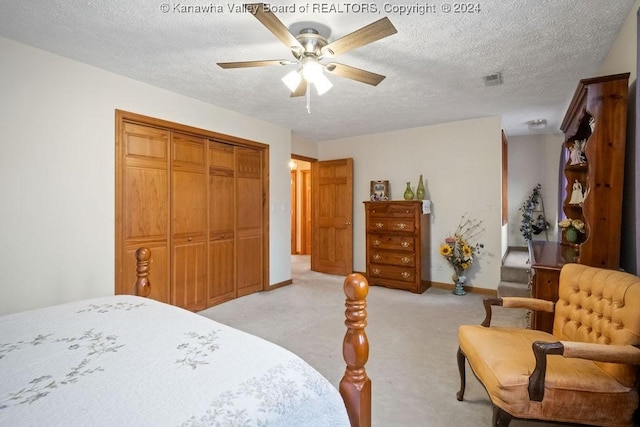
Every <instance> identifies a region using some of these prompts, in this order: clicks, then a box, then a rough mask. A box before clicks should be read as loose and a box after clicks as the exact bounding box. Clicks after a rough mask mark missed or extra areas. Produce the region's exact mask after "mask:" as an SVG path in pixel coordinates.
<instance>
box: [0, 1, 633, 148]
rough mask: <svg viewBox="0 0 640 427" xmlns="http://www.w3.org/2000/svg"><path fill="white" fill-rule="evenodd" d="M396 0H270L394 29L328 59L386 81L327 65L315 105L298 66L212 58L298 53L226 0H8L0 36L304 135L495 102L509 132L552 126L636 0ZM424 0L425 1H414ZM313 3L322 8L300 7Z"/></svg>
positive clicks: (377, 128) (387, 125) (367, 129)
mask: <svg viewBox="0 0 640 427" xmlns="http://www.w3.org/2000/svg"><path fill="white" fill-rule="evenodd" d="M400 3H401V4H404V5H407V6H413V7H414V10H413V12H412V13H411V14H406V13H401V12H400V11H399V9H398V8H397V3H393V6H395V7H396V9H395V10H390V9H389V8H390V7H392V4H391V3H387V2H379V1H376V2H369V3H349V2H318V3H307V2H286V1H277V0H276V1H274V2H273V3H271V4H272V5H274V6H278V7H282V6H284V5H288V6H289V7H288V9H289V10H288V11H284V10H282V11H276V15H277V16H278V18H279V19H280V21H282V23H283V24H285V25H286V26H287V27H289V28H290V29H292V32H293V33H294V34H297V31H298V30H299V29H300V28H302V27H304V26H307V25H306V24H305V23H309V22H311V23H316V24H315V25H312V26H314V27H315V28H316V29H318V30H319V31H320V33H321V34H322V35H324V36H325V37H327V38H328V39H329V42H331V41H333V40H335V39H337V38H340V37H342V36H345V35H346V34H348V33H351V32H353V31H355V30H357V29H359V28H360V27H362V26H364V25H367V24H369V23H372V22H374V21H376V20H378V19H380V18H381V17H383V16H387V17H388V18H389V19H390V20H391V22H392V23H393V24H394V26H395V27H396V28H397V30H398V33H397V34H395V35H392V36H390V37H387V38H385V39H382V40H379V41H376V42H374V43H371V44H369V45H366V46H363V47H360V48H358V49H355V50H352V51H350V52H347V53H345V54H343V55H340V56H337V57H336V58H334V59H333V60H334V61H335V62H340V63H343V64H346V65H350V66H353V67H357V68H362V69H365V70H368V71H372V72H375V73H378V74H383V75H385V76H387V77H386V79H385V80H384V81H383V82H382V83H380V85H379V86H377V87H373V86H369V85H366V84H363V83H360V82H356V81H352V80H348V79H346V78H342V77H338V76H335V75H329V79H330V80H331V82H332V83H333V84H334V87H333V89H332V90H331V91H329V92H328V93H326V94H325V95H323V96H321V97H319V96H317V95H316V93H315V91H312V93H311V114H308V113H307V111H306V99H305V97H299V98H290V97H289V92H288V90H287V88H286V87H285V86H284V85H283V84H282V83H281V82H280V78H281V77H282V76H284V75H285V74H286V73H287V72H289V71H290V70H292V69H295V66H293V65H289V66H272V67H261V68H245V69H228V70H223V69H222V68H220V67H218V66H217V65H216V63H217V62H231V61H249V60H262V59H293V56H292V55H291V53H290V51H289V50H288V49H287V48H286V47H285V46H284V45H283V44H282V43H281V42H280V41H279V40H278V39H277V38H276V37H275V36H274V35H273V34H272V33H271V32H269V31H268V30H267V29H266V28H265V27H264V26H263V25H262V24H261V23H260V22H259V21H258V20H257V19H255V18H254V17H253V16H252V15H251V14H250V13H247V12H242V11H240V10H239V8H240V6H241V3H233V2H232V1H231V0H230V1H229V2H225V1H216V0H213V1H210V0H187V1H185V2H183V3H181V2H174V1H172V0H169V1H166V2H165V0H153V1H149V0H144V1H130V0H126V1H123V0H118V1H116V0H114V1H107V0H104V1H99V0H84V1H80V0H78V1H72V2H70V1H68V0H48V1H46V2H43V1H35V0H0V7H1V9H0V10H1V11H2V13H1V15H0V36H3V37H6V38H10V39H13V40H16V41H19V42H22V43H25V44H28V45H32V46H36V47H38V48H41V49H44V50H47V51H50V52H53V53H57V54H59V55H62V56H65V57H69V58H72V59H75V60H78V61H81V62H84V63H88V64H92V65H95V66H97V67H100V68H103V69H105V70H109V71H112V72H115V73H118V74H122V75H125V76H128V77H131V78H133V79H136V80H139V81H143V82H147V83H149V84H152V85H154V86H158V87H162V88H166V89H169V90H171V91H174V92H177V93H180V94H184V95H187V96H191V97H193V98H197V99H200V100H202V101H206V102H208V103H211V104H214V105H218V106H221V107H224V108H227V109H229V110H233V111H237V112H240V113H243V114H246V115H249V116H252V117H256V118H259V119H262V120H265V121H267V122H271V123H274V124H277V125H280V126H284V127H286V128H290V129H292V131H293V133H294V134H296V135H298V136H300V137H302V138H305V139H307V140H309V141H315V142H319V141H327V140H332V139H337V138H344V137H350V136H356V135H363V134H369V133H378V132H385V131H391V130H397V129H404V128H411V127H417V126H425V125H432V124H437V123H443V122H450V121H457V120H464V119H471V118H478V117H485V116H493V115H501V116H502V118H503V124H504V127H505V130H506V132H507V133H508V134H509V135H523V134H529V133H532V131H530V130H529V129H528V128H527V124H526V122H527V121H529V120H531V119H537V118H544V119H547V120H548V127H547V128H546V129H545V130H543V131H537V132H538V133H539V132H544V133H554V132H557V131H558V128H559V126H560V122H561V121H562V118H563V115H564V111H565V109H566V107H567V105H568V103H569V100H570V98H571V96H572V95H573V91H574V90H575V87H576V85H577V83H578V80H579V79H581V78H586V77H594V76H595V73H597V71H598V68H599V67H600V64H601V63H602V61H603V60H604V59H605V57H606V54H607V52H608V51H609V48H610V47H611V44H612V43H613V41H614V40H615V37H616V36H617V34H618V32H619V31H620V28H621V26H622V23H623V22H624V19H625V18H626V16H627V15H628V14H629V12H630V11H631V7H632V5H633V3H634V0H615V1H609V0H528V1H525V0H510V1H505V0H482V1H480V2H479V3H473V4H476V5H479V11H477V10H476V11H475V12H474V13H453V12H450V13H445V12H444V11H443V8H446V6H445V5H454V3H444V2H441V1H440V0H437V1H436V2H435V3H419V2H400ZM424 5H428V6H429V7H428V9H427V11H426V13H424V14H421V13H420V10H419V9H415V7H416V6H424ZM194 6H195V7H194ZM307 6H308V8H309V10H313V9H314V8H315V9H316V10H317V13H309V12H307V13H301V12H302V9H304V8H305V7H307ZM185 7H192V9H191V11H185ZM197 7H201V8H209V9H210V11H200V12H197V11H195V9H197ZM165 8H166V10H168V11H166V12H165V11H164V10H165ZM212 9H213V11H211V10H212ZM366 9H369V10H368V11H367V10H366ZM629 71H630V70H629ZM495 72H501V73H502V75H503V80H504V84H502V85H500V86H489V87H487V86H485V85H484V82H483V78H482V77H483V76H485V75H487V74H491V73H495Z"/></svg>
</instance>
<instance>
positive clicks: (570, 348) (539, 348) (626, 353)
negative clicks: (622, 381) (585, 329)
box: [528, 341, 640, 402]
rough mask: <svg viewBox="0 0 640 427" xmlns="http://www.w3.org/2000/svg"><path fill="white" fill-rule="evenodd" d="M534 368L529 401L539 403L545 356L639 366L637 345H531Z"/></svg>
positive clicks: (561, 342) (554, 343)
mask: <svg viewBox="0 0 640 427" xmlns="http://www.w3.org/2000/svg"><path fill="white" fill-rule="evenodd" d="M532 348H533V354H534V356H535V358H536V367H535V369H534V370H533V372H532V373H531V376H529V387H528V390H529V399H531V400H534V401H536V402H541V401H542V399H543V398H544V381H545V375H546V371H547V355H548V354H559V355H561V356H563V357H573V358H579V359H587V360H594V361H598V362H610V363H624V364H628V365H640V346H639V345H613V344H611V345H610V344H594V343H584V342H575V341H558V342H543V341H536V342H534V343H533V345H532Z"/></svg>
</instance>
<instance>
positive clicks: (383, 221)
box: [367, 217, 416, 233]
mask: <svg viewBox="0 0 640 427" xmlns="http://www.w3.org/2000/svg"><path fill="white" fill-rule="evenodd" d="M367 229H369V230H370V231H406V232H408V233H415V231H416V224H415V222H414V221H413V217H411V218H382V217H380V218H369V221H368V222H367Z"/></svg>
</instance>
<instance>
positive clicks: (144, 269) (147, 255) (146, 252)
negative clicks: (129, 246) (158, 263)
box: [133, 247, 151, 297]
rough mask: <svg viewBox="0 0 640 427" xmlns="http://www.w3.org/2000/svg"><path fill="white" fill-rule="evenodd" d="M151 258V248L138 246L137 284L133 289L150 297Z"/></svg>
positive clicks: (137, 293)
mask: <svg viewBox="0 0 640 427" xmlns="http://www.w3.org/2000/svg"><path fill="white" fill-rule="evenodd" d="M150 259H151V249H149V248H145V247H142V248H138V250H136V276H137V279H136V284H135V286H134V288H133V291H134V293H135V294H136V295H138V296H140V297H148V296H149V294H150V293H151V282H149V263H150V261H149V260H150Z"/></svg>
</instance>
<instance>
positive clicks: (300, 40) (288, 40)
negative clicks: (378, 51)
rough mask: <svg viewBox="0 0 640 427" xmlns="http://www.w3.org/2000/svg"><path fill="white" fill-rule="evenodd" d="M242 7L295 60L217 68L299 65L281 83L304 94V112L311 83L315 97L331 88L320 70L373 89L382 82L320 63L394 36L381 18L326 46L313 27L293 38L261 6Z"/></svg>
mask: <svg viewBox="0 0 640 427" xmlns="http://www.w3.org/2000/svg"><path fill="white" fill-rule="evenodd" d="M244 8H245V10H246V11H248V12H250V13H251V14H252V15H254V16H255V17H256V19H258V21H260V22H261V23H262V25H264V26H265V27H267V29H268V30H269V31H271V32H272V33H273V34H274V35H275V36H276V37H277V38H278V39H280V41H281V42H282V43H284V44H285V45H286V46H287V48H289V49H291V53H292V54H293V56H294V58H295V60H288V59H272V60H263V61H243V62H219V63H218V65H219V66H220V67H222V68H225V69H226V68H246V67H264V66H269V65H292V64H299V65H300V67H299V68H298V69H297V70H294V71H291V72H290V73H289V74H287V75H286V76H285V77H284V78H283V79H282V81H283V82H284V83H285V85H287V87H288V88H289V90H291V96H292V97H294V96H303V95H305V94H307V109H309V98H308V93H309V87H310V86H311V84H312V83H313V85H314V86H315V87H316V90H317V92H318V94H319V95H322V94H323V93H325V92H326V91H328V90H329V89H331V87H332V86H333V85H332V84H331V82H330V81H329V79H327V77H326V76H325V75H324V74H323V73H324V71H327V72H329V73H331V74H335V75H337V76H341V77H346V78H349V79H352V80H356V81H359V82H362V83H366V84H369V85H372V86H377V85H378V84H379V83H380V82H381V81H382V80H384V78H385V76H383V75H380V74H376V73H372V72H370V71H365V70H361V69H359V68H355V67H351V66H349V65H344V64H339V63H337V62H329V63H326V64H323V63H321V62H320V61H322V60H323V59H325V58H331V57H334V56H336V55H340V54H342V53H345V52H348V51H350V50H352V49H355V48H358V47H361V46H364V45H367V44H369V43H372V42H375V41H377V40H380V39H383V38H385V37H388V36H391V35H393V34H395V33H396V32H397V30H396V28H395V27H394V26H393V24H392V23H391V21H390V20H389V19H388V18H386V17H385V18H382V19H380V20H378V21H376V22H374V23H372V24H369V25H367V26H365V27H362V28H360V29H359V30H356V31H354V32H352V33H350V34H347V35H346V36H344V37H342V38H340V39H338V40H334V41H333V42H331V43H329V42H328V41H327V39H326V38H325V37H323V36H321V35H320V34H318V31H317V30H315V29H313V28H305V29H303V30H301V31H300V33H299V34H298V35H297V36H294V35H293V34H292V33H291V32H290V31H289V30H288V29H287V27H286V26H285V25H284V24H283V23H282V22H280V20H279V19H278V18H277V17H276V16H275V15H274V14H273V12H271V10H270V9H269V7H267V5H265V4H264V3H253V4H246V5H244Z"/></svg>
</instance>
